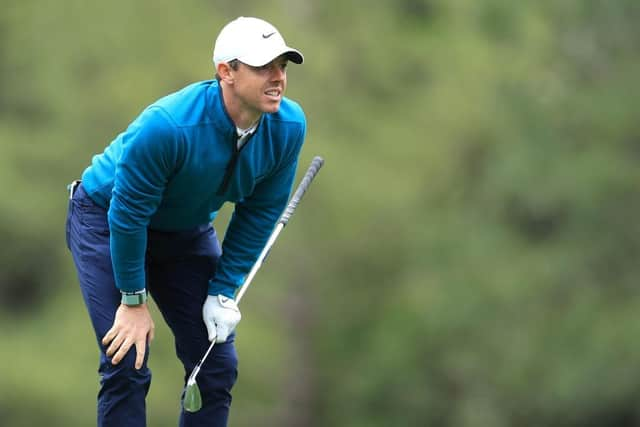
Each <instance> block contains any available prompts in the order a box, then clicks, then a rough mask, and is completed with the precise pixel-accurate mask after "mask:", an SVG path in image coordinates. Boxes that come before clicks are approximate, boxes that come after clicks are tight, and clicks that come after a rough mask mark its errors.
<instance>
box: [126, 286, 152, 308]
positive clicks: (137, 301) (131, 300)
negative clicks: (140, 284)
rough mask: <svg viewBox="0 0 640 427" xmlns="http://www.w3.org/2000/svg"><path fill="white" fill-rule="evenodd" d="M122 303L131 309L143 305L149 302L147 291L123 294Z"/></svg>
mask: <svg viewBox="0 0 640 427" xmlns="http://www.w3.org/2000/svg"><path fill="white" fill-rule="evenodd" d="M120 302H121V303H122V304H124V305H128V306H130V307H135V306H137V305H142V304H144V303H145V302H147V291H146V290H144V289H143V290H142V291H138V292H122V299H120Z"/></svg>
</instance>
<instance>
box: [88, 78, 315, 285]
mask: <svg viewBox="0 0 640 427" xmlns="http://www.w3.org/2000/svg"><path fill="white" fill-rule="evenodd" d="M305 132H306V119H305V116H304V113H303V111H302V109H301V108H300V106H299V105H298V104H296V103H295V102H293V101H291V100H289V99H287V98H284V99H283V100H282V103H281V105H280V110H279V111H278V112H277V113H273V114H263V115H262V118H261V119H260V122H259V124H258V127H257V129H256V132H255V133H254V134H253V136H251V138H250V139H249V140H248V141H247V142H246V143H245V144H244V145H243V146H242V148H241V149H240V150H238V149H237V148H236V146H237V144H236V140H237V136H236V135H237V133H236V127H235V124H234V123H233V122H232V120H231V118H230V117H229V115H228V114H227V112H226V110H225V107H224V103H223V99H222V90H221V88H220V87H219V84H218V82H217V81H216V80H208V81H203V82H198V83H194V84H192V85H189V86H187V87H185V88H184V89H182V90H180V91H178V92H175V93H173V94H170V95H168V96H166V97H164V98H161V99H160V100H158V101H156V102H155V103H153V104H152V105H150V106H149V107H147V108H146V109H145V110H144V111H143V112H142V113H141V114H140V115H139V116H138V117H137V118H136V119H135V120H134V121H133V122H132V123H131V124H130V125H129V127H128V128H127V129H126V130H125V131H124V132H122V133H121V134H120V135H118V136H117V137H116V138H115V140H114V141H113V142H112V143H111V144H110V145H109V146H108V147H107V148H106V149H105V151H104V152H103V153H101V154H98V155H96V156H94V157H93V159H92V162H91V165H90V166H89V167H88V168H87V169H86V170H85V171H84V173H83V174H82V183H83V186H84V189H85V191H86V192H87V194H88V195H89V196H90V197H91V198H92V199H93V200H94V201H95V202H96V203H97V204H99V205H101V206H103V207H105V208H108V219H109V228H110V232H111V237H110V239H111V240H110V243H111V257H112V263H113V270H114V275H115V281H116V286H117V287H118V288H119V289H120V290H123V291H136V290H141V289H143V288H144V287H145V272H144V259H145V250H146V244H147V229H153V230H160V231H182V230H188V229H191V228H194V227H197V226H200V225H203V224H207V223H209V222H211V221H213V219H214V218H215V215H216V213H217V211H218V210H219V209H220V207H221V206H222V205H223V204H224V203H225V202H232V203H235V210H234V213H233V215H232V217H231V221H230V223H229V226H228V228H227V232H226V234H225V238H224V241H223V244H222V256H221V257H220V259H219V261H218V267H217V269H216V273H215V276H214V277H212V278H211V280H210V282H209V294H211V295H216V294H219V293H221V294H224V295H226V296H228V297H233V295H234V293H235V291H236V290H237V288H238V287H239V286H240V285H241V284H242V282H243V281H244V277H245V276H246V275H247V273H248V272H249V270H250V269H251V266H252V265H253V263H254V262H255V260H256V259H257V257H258V255H259V254H260V251H261V250H262V248H263V246H264V245H265V243H266V241H267V239H268V238H269V235H270V233H271V231H272V230H273V228H274V226H275V224H276V222H277V220H278V218H279V216H280V214H281V213H282V211H283V210H284V208H285V207H286V203H287V201H288V198H289V195H290V192H291V187H292V184H293V180H294V177H295V172H296V167H297V160H298V155H299V153H300V149H301V148H302V144H303V142H304V138H305Z"/></svg>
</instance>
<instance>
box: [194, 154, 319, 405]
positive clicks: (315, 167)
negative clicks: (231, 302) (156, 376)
mask: <svg viewBox="0 0 640 427" xmlns="http://www.w3.org/2000/svg"><path fill="white" fill-rule="evenodd" d="M323 163H324V160H323V159H322V157H319V156H316V157H314V158H313V160H312V161H311V166H309V169H308V170H307V173H305V175H304V177H303V178H302V181H301V182H300V184H299V185H298V188H297V189H296V192H295V193H294V194H293V197H292V198H291V200H290V201H289V204H288V205H287V207H286V209H285V210H284V212H283V213H282V215H281V216H280V219H279V220H278V223H277V224H276V227H275V228H274V230H273V232H272V233H271V236H269V239H268V240H267V243H266V244H265V246H264V248H263V249H262V252H261V253H260V256H258V259H257V260H256V262H255V263H254V264H253V267H251V271H249V274H248V275H247V277H246V279H245V281H244V283H243V284H242V286H241V287H240V289H239V290H238V293H237V294H236V298H235V301H236V303H240V300H241V299H242V296H243V295H244V293H245V292H246V291H247V288H248V287H249V285H250V284H251V281H252V280H253V277H254V276H255V275H256V272H257V271H258V269H259V268H260V267H261V266H262V263H263V262H264V260H265V259H266V258H267V255H269V251H270V250H271V247H272V246H273V243H274V242H275V241H276V239H277V238H278V235H279V234H280V232H281V231H282V229H283V228H284V227H285V226H286V225H287V223H288V222H289V219H290V218H291V215H293V212H294V211H295V210H296V207H297V206H298V203H300V200H301V199H302V196H304V193H305V192H306V191H307V188H308V187H309V185H310V184H311V181H313V178H315V176H316V174H317V173H318V171H319V170H320V168H321V167H322V165H323ZM215 343H216V340H215V339H214V340H213V341H212V342H211V345H209V348H208V349H207V351H206V353H205V354H204V356H202V359H200V361H199V362H198V364H197V365H196V366H195V368H193V371H192V372H191V375H189V379H188V380H187V385H186V386H185V390H184V397H183V399H182V407H183V408H184V410H185V411H187V412H197V411H199V410H200V408H201V407H202V396H201V394H200V389H199V388H198V383H197V382H196V377H197V376H198V372H200V367H201V366H202V363H203V362H204V361H205V360H206V359H207V356H209V353H210V352H211V350H212V349H213V346H214V345H215Z"/></svg>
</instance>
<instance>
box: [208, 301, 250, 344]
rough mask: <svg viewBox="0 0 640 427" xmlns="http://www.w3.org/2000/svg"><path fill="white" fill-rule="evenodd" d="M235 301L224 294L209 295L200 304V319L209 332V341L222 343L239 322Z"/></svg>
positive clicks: (239, 316) (238, 311) (238, 312)
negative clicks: (201, 304)
mask: <svg viewBox="0 0 640 427" xmlns="http://www.w3.org/2000/svg"><path fill="white" fill-rule="evenodd" d="M241 317H242V316H241V315H240V310H239V309H238V305H237V304H236V302H235V301H234V300H233V299H231V298H228V297H225V296H224V295H209V296H208V297H207V300H206V301H205V303H204V306H202V319H203V320H204V324H205V325H206V326H207V332H209V341H213V340H216V343H223V342H225V341H226V340H227V338H228V337H229V334H230V333H231V332H233V330H234V329H235V328H236V325H237V324H238V322H240V318H241Z"/></svg>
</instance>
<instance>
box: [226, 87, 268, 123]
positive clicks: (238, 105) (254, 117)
mask: <svg viewBox="0 0 640 427" xmlns="http://www.w3.org/2000/svg"><path fill="white" fill-rule="evenodd" d="M220 86H221V88H222V100H223V102H224V108H225V109H226V110H227V113H228V114H229V117H231V120H233V123H234V124H235V125H236V126H237V127H239V128H240V129H247V128H250V127H251V126H252V125H253V124H254V123H256V122H257V121H258V120H259V119H260V116H262V113H261V112H260V111H256V110H250V109H247V108H245V107H244V105H243V103H242V101H241V100H240V99H239V98H238V97H237V96H236V95H235V93H234V92H233V88H231V87H230V86H228V85H227V84H226V83H225V82H224V81H222V80H221V81H220Z"/></svg>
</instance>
